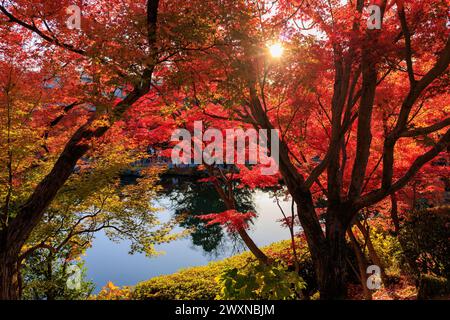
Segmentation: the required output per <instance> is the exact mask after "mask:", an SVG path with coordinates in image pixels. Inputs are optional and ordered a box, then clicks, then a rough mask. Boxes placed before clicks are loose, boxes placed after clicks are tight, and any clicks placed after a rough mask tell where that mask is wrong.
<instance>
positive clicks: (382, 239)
mask: <svg viewBox="0 0 450 320" xmlns="http://www.w3.org/2000/svg"><path fill="white" fill-rule="evenodd" d="M370 239H371V241H372V244H373V247H374V249H375V251H376V253H377V254H378V256H379V258H380V260H381V263H382V264H383V266H384V267H385V269H386V270H385V271H386V273H390V274H391V275H399V274H400V270H401V269H402V268H401V267H402V265H404V257H403V251H402V247H401V245H400V242H399V240H398V238H397V237H395V236H393V235H391V234H389V233H388V232H386V231H384V230H380V229H371V231H370Z"/></svg>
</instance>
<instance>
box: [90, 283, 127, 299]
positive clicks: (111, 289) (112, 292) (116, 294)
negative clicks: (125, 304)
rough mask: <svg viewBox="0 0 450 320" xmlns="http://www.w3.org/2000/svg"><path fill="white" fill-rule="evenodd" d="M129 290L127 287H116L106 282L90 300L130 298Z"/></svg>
mask: <svg viewBox="0 0 450 320" xmlns="http://www.w3.org/2000/svg"><path fill="white" fill-rule="evenodd" d="M130 298H131V290H130V288H128V287H122V288H121V287H118V286H116V285H114V284H113V283H112V282H108V283H107V284H106V286H104V287H103V288H102V290H101V291H100V292H99V294H98V295H93V296H91V297H90V300H130Z"/></svg>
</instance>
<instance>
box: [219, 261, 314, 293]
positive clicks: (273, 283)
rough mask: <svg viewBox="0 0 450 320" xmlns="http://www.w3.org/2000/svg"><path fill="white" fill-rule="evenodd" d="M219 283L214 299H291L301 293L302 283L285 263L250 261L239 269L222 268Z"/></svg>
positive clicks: (303, 285) (303, 286)
mask: <svg viewBox="0 0 450 320" xmlns="http://www.w3.org/2000/svg"><path fill="white" fill-rule="evenodd" d="M217 282H218V283H219V285H220V288H221V290H220V295H219V296H218V297H217V298H218V299H230V300H239V299H255V300H256V299H270V300H292V299H298V298H300V297H301V291H302V290H303V289H305V288H306V283H305V282H304V281H303V279H302V278H301V277H300V276H299V275H298V273H296V272H294V271H288V270H287V267H286V265H284V264H282V263H274V264H272V265H269V266H268V265H264V264H261V263H250V264H249V265H247V266H246V267H245V268H243V269H238V268H231V269H226V270H225V271H223V272H222V274H221V275H220V276H219V277H217Z"/></svg>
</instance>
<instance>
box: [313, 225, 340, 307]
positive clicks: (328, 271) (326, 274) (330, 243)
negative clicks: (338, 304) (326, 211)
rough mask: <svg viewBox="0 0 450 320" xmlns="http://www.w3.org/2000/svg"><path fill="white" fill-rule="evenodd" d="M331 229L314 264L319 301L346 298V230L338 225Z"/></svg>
mask: <svg viewBox="0 0 450 320" xmlns="http://www.w3.org/2000/svg"><path fill="white" fill-rule="evenodd" d="M331 228H332V230H330V231H328V230H327V241H326V244H327V247H326V248H324V249H323V250H322V251H321V253H320V255H319V259H318V261H317V262H316V268H317V280H318V284H319V292H320V299H321V300H342V299H346V298H347V281H346V280H347V261H346V260H347V245H346V242H345V230H346V229H345V228H343V227H340V226H338V225H334V226H331ZM327 229H328V228H327Z"/></svg>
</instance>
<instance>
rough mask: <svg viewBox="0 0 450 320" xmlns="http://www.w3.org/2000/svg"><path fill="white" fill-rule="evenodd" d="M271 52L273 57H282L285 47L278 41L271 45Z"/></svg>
mask: <svg viewBox="0 0 450 320" xmlns="http://www.w3.org/2000/svg"><path fill="white" fill-rule="evenodd" d="M269 52H270V55H271V56H272V57H273V58H280V57H281V56H282V55H283V52H284V48H283V46H282V45H281V43H279V42H277V43H274V44H272V45H270V46H269Z"/></svg>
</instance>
